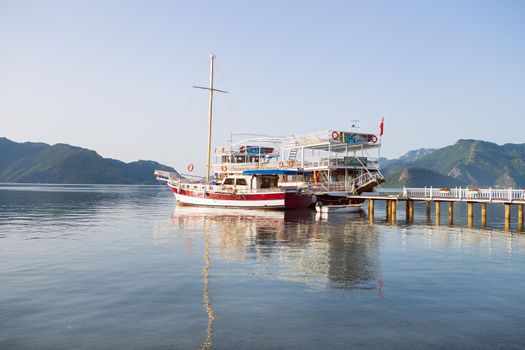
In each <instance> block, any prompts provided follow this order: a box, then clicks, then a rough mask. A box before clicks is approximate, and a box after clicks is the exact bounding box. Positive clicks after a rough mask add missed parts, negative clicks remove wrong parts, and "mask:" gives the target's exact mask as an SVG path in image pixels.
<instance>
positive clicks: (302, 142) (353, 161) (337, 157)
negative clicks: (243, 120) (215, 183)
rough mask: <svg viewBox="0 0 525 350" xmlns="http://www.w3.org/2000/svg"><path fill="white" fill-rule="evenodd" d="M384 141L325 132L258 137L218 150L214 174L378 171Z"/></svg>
mask: <svg viewBox="0 0 525 350" xmlns="http://www.w3.org/2000/svg"><path fill="white" fill-rule="evenodd" d="M380 147H381V140H380V139H379V138H378V137H377V136H376V135H374V134H366V133H357V132H352V131H336V130H325V131H320V132H314V133H310V134H305V135H299V136H290V137H282V138H272V137H258V138H251V139H246V140H242V141H238V142H232V143H230V145H228V146H225V147H217V148H216V149H215V154H216V162H215V164H214V165H213V168H214V171H215V173H225V172H228V173H231V172H242V171H244V170H248V169H272V168H280V169H298V168H300V169H304V170H330V169H347V170H348V169H349V170H360V169H361V170H362V169H369V170H372V171H377V170H378V168H379V150H380Z"/></svg>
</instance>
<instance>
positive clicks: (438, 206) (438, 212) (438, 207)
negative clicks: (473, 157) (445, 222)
mask: <svg viewBox="0 0 525 350" xmlns="http://www.w3.org/2000/svg"><path fill="white" fill-rule="evenodd" d="M440 224H441V202H438V201H436V225H438V226H439V225H440Z"/></svg>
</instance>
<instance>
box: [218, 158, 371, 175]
mask: <svg viewBox="0 0 525 350" xmlns="http://www.w3.org/2000/svg"><path fill="white" fill-rule="evenodd" d="M363 165H364V166H366V167H367V168H370V169H375V168H377V160H374V159H369V160H368V161H367V162H366V163H364V164H363ZM363 165H357V164H356V165H346V167H348V168H363ZM224 167H226V168H224ZM297 167H301V168H305V169H312V168H327V167H337V168H344V167H345V162H344V160H343V159H321V160H317V161H308V160H305V161H300V160H299V161H298V160H292V161H290V160H282V161H273V162H268V163H222V164H214V165H213V168H214V169H215V171H216V172H219V171H223V172H226V171H227V172H231V171H244V170H254V169H276V168H279V169H297ZM223 169H226V170H223ZM314 170H315V169H314Z"/></svg>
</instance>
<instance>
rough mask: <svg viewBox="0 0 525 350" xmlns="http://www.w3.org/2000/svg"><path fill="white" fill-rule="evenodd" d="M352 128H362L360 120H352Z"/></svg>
mask: <svg viewBox="0 0 525 350" xmlns="http://www.w3.org/2000/svg"><path fill="white" fill-rule="evenodd" d="M350 129H361V121H360V120H350Z"/></svg>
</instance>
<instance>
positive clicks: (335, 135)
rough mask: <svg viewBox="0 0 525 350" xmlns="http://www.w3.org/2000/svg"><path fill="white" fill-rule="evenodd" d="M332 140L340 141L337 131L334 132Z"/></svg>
mask: <svg viewBox="0 0 525 350" xmlns="http://www.w3.org/2000/svg"><path fill="white" fill-rule="evenodd" d="M332 138H333V139H334V140H339V133H338V132H337V131H333V132H332Z"/></svg>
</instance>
